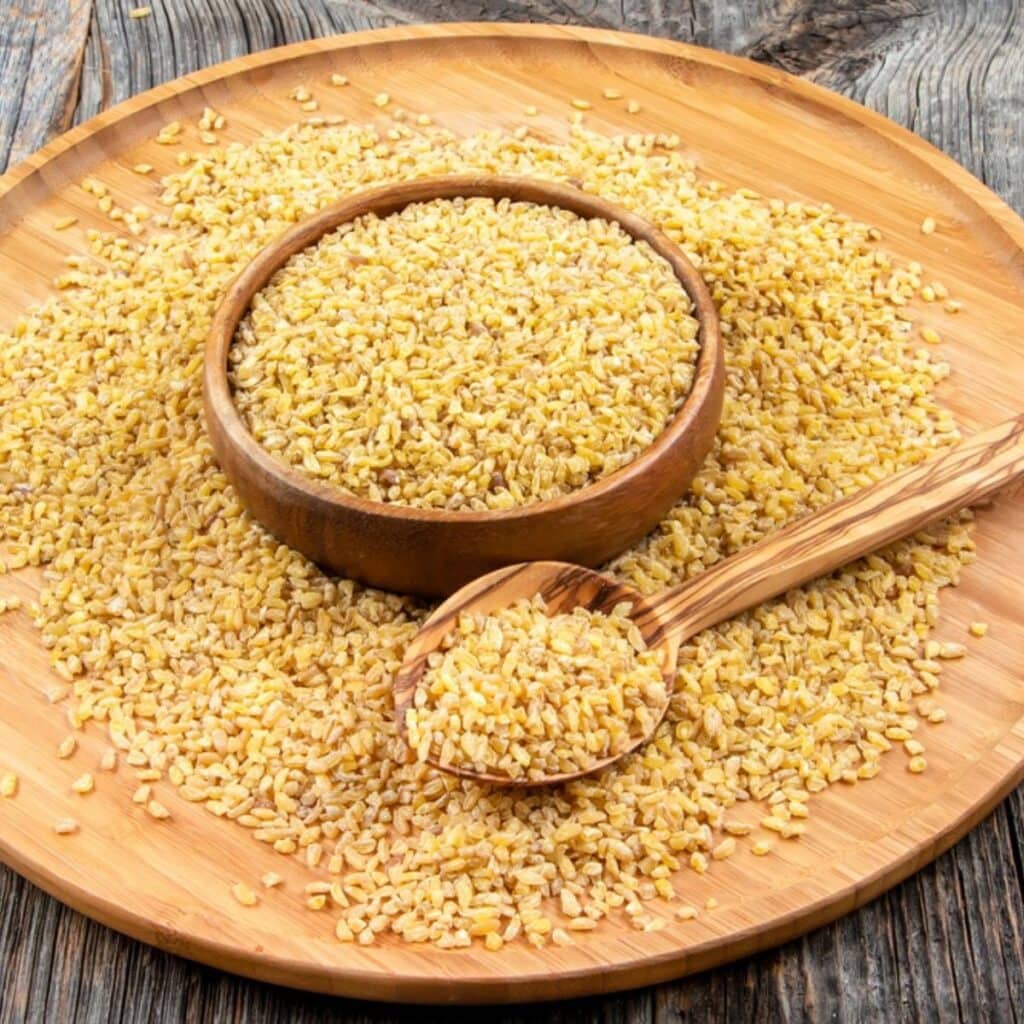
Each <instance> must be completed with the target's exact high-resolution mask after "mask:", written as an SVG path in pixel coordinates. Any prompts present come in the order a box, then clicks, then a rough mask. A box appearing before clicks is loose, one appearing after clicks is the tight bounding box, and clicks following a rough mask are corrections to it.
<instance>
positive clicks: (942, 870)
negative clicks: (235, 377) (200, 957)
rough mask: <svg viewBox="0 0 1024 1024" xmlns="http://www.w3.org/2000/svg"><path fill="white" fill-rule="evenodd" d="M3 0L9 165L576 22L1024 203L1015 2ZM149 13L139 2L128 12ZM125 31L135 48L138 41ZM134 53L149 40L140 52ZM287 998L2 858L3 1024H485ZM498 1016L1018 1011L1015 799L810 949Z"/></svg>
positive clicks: (884, 1016) (1, 104) (1020, 942)
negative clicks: (70, 134) (158, 941)
mask: <svg viewBox="0 0 1024 1024" xmlns="http://www.w3.org/2000/svg"><path fill="white" fill-rule="evenodd" d="M134 2H136V0H0V169H2V168H3V167H4V166H6V165H8V164H10V163H13V162H16V161H17V160H19V159H20V158H21V157H23V156H25V155H27V154H28V153H30V152H31V151H32V150H34V149H36V148H37V147H38V146H40V145H41V144H42V143H43V142H45V141H46V140H47V138H49V137H50V136H51V135H52V134H54V133H55V132H59V131H62V130H63V129H65V128H67V127H69V126H70V125H71V124H73V123H77V122H79V121H82V120H84V119H86V118H88V117H91V116H92V115H93V114H95V113H97V112H98V111H100V110H102V109H104V108H105V107H108V106H110V105H111V104H113V103H117V102H118V101H120V100H122V99H125V98H127V97H128V96H131V95H132V94H133V93H136V92H139V91H141V90H143V89H147V88H149V87H150V86H152V85H155V84H157V83H158V82H162V81H164V80H166V79H169V78H173V77H175V76H177V75H182V74H185V73H187V72H189V71H192V70H194V69H196V68H199V67H203V66H204V65H207V64H212V63H214V62H216V61H220V60H224V59H226V58H228V57H234V56H239V55H241V54H245V53H247V52H249V51H251V50H259V49H263V48H265V47H270V46H277V45H279V44H281V43H286V42H294V41H296V40H300V39H305V38H309V37H311V36H321V35H328V34H331V33H336V32H350V31H354V30H358V29H364V28H376V27H381V26H384V25H391V24H396V23H402V22H416V21H425V20H440V19H449V20H456V19H458V20H520V21H523V20H533V21H557V22H579V23H586V24H592V25H599V26H603V27H606V28H625V29H630V30H633V31H636V32H648V33H652V34H656V35H666V36H671V37H674V38H677V39H684V40H688V41H692V42H695V43H698V44H700V45H704V46H711V47H715V48H717V49H721V50H728V51H733V52H736V53H741V54H745V55H747V56H750V57H753V58H754V59H756V60H761V61H766V62H768V63H771V64H775V65H776V66H778V67H781V68H784V69H786V70H787V71H791V72H794V73H796V74H800V75H806V76H807V77H809V78H812V79H814V80H815V81H816V82H819V83H820V84H822V85H825V86H828V87H830V88H832V89H836V90H838V91H840V92H843V93H845V94H847V95H849V96H852V97H854V98H855V99H857V100H859V101H861V102H862V103H866V104H867V105H868V106H870V107H874V108H875V109H876V110H880V111H882V112H883V113H885V114H887V115H889V116H890V117H892V118H894V119H895V120H897V121H899V122H900V123H902V124H904V125H906V126H907V127H909V128H911V129H913V130H914V131H916V132H918V133H919V134H921V135H923V136H924V137H925V138H927V139H929V140H931V141H932V142H934V143H935V144H936V145H938V146H939V147H940V148H942V149H944V150H945V151H946V152H947V153H950V154H951V155H952V156H953V157H955V158H956V159H957V160H959V161H960V162H961V163H962V164H963V165H964V166H966V167H967V168H968V169H969V170H971V171H972V172H973V173H974V174H976V175H978V176H979V177H980V178H982V179H983V180H984V181H985V182H986V183H987V184H988V185H990V186H991V187H992V188H993V189H994V190H995V191H996V192H998V193H999V194H1000V195H1001V196H1002V197H1003V198H1004V199H1006V200H1007V201H1008V202H1009V203H1010V204H1011V205H1012V206H1013V207H1014V208H1015V209H1017V210H1018V211H1022V210H1024V174H1022V173H1021V172H1022V169H1024V59H1022V57H1021V55H1022V53H1024V0H668V2H664V0H652V2H644V0H617V2H609V0H533V2H530V0H500V2H494V3H487V2H485V0H450V2H448V3H444V2H441V0H419V2H417V0H378V2H370V0H150V3H151V5H152V8H153V11H152V15H151V16H150V18H148V19H147V21H146V30H145V31H144V32H141V33H140V32H137V31H131V32H130V26H131V23H130V19H129V14H128V12H129V10H130V8H131V7H132V6H133V3H134ZM137 2H140V3H141V2H142V0H137ZM129 39H130V40H131V43H129ZM140 41H141V42H140ZM481 1013H482V1011H480V1010H479V1009H476V1010H474V1009H468V1010H465V1011H461V1012H460V1011H457V1010H437V1011H434V1010H423V1009H418V1008H403V1007H392V1006H374V1005H368V1004H361V1003H354V1002H346V1001H343V1000H331V999H326V998H323V997H318V996H309V995H304V994H301V993H296V992H291V991H288V990H285V989H279V988H274V987H271V986H268V985H261V984H258V983H254V982H250V981H246V980H243V979H241V978H236V977H232V976H230V975H225V974H221V973H219V972H217V971H214V970H210V969H207V968H205V967H201V966H199V965H197V964H193V963H189V962H187V961H184V960H179V959H177V958H175V957H173V956H170V955H168V954H165V953H161V952H158V951H157V950H154V949H151V948H149V947H147V946H142V945H140V944H138V943H136V942H133V941H132V940H130V939H127V938H124V937H123V936H121V935H118V934H116V933H114V932H111V931H109V930H107V929H106V928H103V927H101V926H100V925H98V924H94V923H93V922H91V921H89V920H87V919H86V918H84V917H81V916H80V915H78V914H76V913H74V912H73V911H71V910H68V909H67V908H66V907H63V906H61V905H60V904H58V903H56V902H55V901H54V900H52V899H50V898H49V897H48V896H46V895H44V894H43V893H41V892H39V891H38V890H37V889H35V888H33V887H32V886H30V885H28V883H26V882H24V881H22V880H21V879H20V878H19V877H18V876H17V875H15V874H14V873H13V872H11V871H8V870H7V869H5V868H3V867H0V1022H16V1021H17V1022H21V1021H46V1022H50V1021H61V1022H63V1021H96V1022H106V1021H113V1020H117V1021H144V1022H147V1024H156V1022H161V1021H179V1020H180V1021H194V1020H217V1021H221V1020H228V1019H231V1020H246V1021H248V1020H258V1021H264V1020H266V1021H271V1020H275V1021H276V1020H289V1021H290V1020H301V1021H320V1020H324V1021H326V1020H353V1021H355V1020H359V1021H406V1020H409V1021H412V1020H417V1021H422V1020H428V1019H433V1018H435V1017H436V1018H438V1019H445V1020H448V1021H451V1020H453V1019H454V1020H462V1019H465V1020H477V1019H480V1017H481ZM487 1013H488V1016H489V1017H490V1018H491V1019H492V1020H494V1021H495V1022H497V1021H498V1020H501V1021H509V1022H511V1021H520V1020H523V1021H525V1020H528V1019H529V1020H531V1021H534V1022H537V1021H540V1020H551V1021H563V1022H567V1024H568V1022H572V1021H584V1020H587V1021H589V1020H600V1021H606V1022H614V1021H630V1022H646V1021H674V1020H685V1021H690V1020H694V1021H698V1020H708V1021H720V1020H728V1021H740V1020H748V1019H749V1020H769V1021H771V1020H801V1019H806V1020H814V1021H817V1020H821V1021H851V1022H861V1021H867V1020H886V1021H897V1020H908V1021H911V1020H913V1021H946V1020H962V1021H969V1022H972V1024H973V1022H981V1021H999V1022H1002V1021H1017V1020H1022V1019H1024V789H1019V790H1018V791H1017V792H1016V793H1014V794H1013V795H1012V796H1011V797H1010V798H1009V799H1008V800H1007V801H1006V802H1005V803H1004V804H1003V805H1002V806H1001V807H1000V808H999V809H998V810H997V811H996V812H995V814H993V815H992V817H991V818H990V819H989V820H988V821H986V822H985V823H984V824H982V825H981V826H980V827H979V828H977V829H976V830H975V831H974V832H973V833H971V834H970V835H969V836H968V837H967V838H966V839H964V840H963V841H962V842H961V843H959V844H958V845H957V846H955V847H954V848H953V849H952V850H951V851H950V852H949V853H947V854H946V855H945V856H943V857H942V858H941V859H940V860H939V861H937V862H936V863H935V864H933V865H932V866H931V867H928V868H926V869H925V870H924V871H922V872H921V873H920V874H918V875H917V876H915V877H913V878H911V879H910V880H909V881H907V882H905V883H904V884H903V885H901V886H900V887H898V888H897V889H894V890H892V891H891V892H890V893H888V894H887V895H886V896H884V897H882V898H881V899H879V900H877V901H875V902H874V903H872V904H870V905H869V906H867V907H865V908H864V909H863V910H861V911H859V912H857V913H856V914H853V915H850V916H849V917H846V918H844V919H842V920H840V921H839V922H837V923H836V924H833V925H831V926H830V927H828V928H824V929H822V930H820V931H818V932H815V933H814V934H812V935H809V936H807V937H806V938H804V939H802V940H801V941H799V942H794V943H791V944H789V945H788V946H785V947H783V948H781V949H779V950H776V951H774V952H771V953H767V954H764V955H762V956H759V957H757V958H756V959H752V960H747V961H744V962H741V963H738V964H735V965H733V966H731V967H727V968H723V969H721V970H718V971H715V972H713V973H710V974H705V975H700V976H698V977H695V978H689V979H685V980H683V981H680V982H677V983H675V984H670V985H664V986H661V987H660V988H656V989H648V990H642V991H638V992H632V993H627V994H624V995H621V996H614V997H609V998H605V999H601V1000H584V1001H578V1002H573V1003H568V1004H560V1005H549V1006H541V1007H527V1008H523V1009H515V1008H510V1009H500V1010H496V1011H493V1012H491V1011H487Z"/></svg>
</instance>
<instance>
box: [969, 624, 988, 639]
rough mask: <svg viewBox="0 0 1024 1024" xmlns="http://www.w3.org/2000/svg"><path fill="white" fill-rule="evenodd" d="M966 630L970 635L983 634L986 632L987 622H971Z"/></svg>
mask: <svg viewBox="0 0 1024 1024" xmlns="http://www.w3.org/2000/svg"><path fill="white" fill-rule="evenodd" d="M968 632H969V633H970V634H971V636H978V637H982V636H985V635H986V634H987V633H988V623H987V622H972V623H971V624H970V626H968Z"/></svg>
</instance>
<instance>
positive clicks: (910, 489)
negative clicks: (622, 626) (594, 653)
mask: <svg viewBox="0 0 1024 1024" xmlns="http://www.w3.org/2000/svg"><path fill="white" fill-rule="evenodd" d="M1021 476H1024V415H1021V416H1017V417H1015V418H1014V419H1011V420H1007V421H1005V422H1003V423H1000V424H999V425H998V426H995V427H991V428H989V429H988V430H983V431H981V432H979V433H977V434H974V435H973V436H972V437H970V438H968V439H967V440H966V441H963V442H961V443H960V444H958V445H956V447H954V448H951V449H949V451H947V452H944V453H943V454H941V455H937V456H933V457H932V458H930V459H928V460H926V461H924V462H921V463H919V464H918V465H916V466H912V467H911V468H910V469H906V470H903V471H901V472H899V473H897V474H895V475H894V476H891V477H888V478H887V479H885V480H881V481H879V482H878V483H876V484H872V485H871V486H870V487H866V488H865V489H864V490H862V491H858V492H857V493H856V494H852V495H850V497H848V498H844V499H843V500H841V501H838V502H836V503H835V504H832V505H829V506H827V507H826V508H823V509H821V510H820V511H818V512H814V513H813V514H811V515H808V516H805V517H803V518H802V519H798V520H796V521H795V522H793V523H790V524H789V525H788V526H785V527H783V529H781V530H779V531H778V532H777V533H774V534H772V535H771V536H769V537H766V538H765V539H764V540H762V541H760V542H758V543H757V544H754V545H752V546H751V547H749V548H746V549H745V550H743V551H740V552H739V553H738V554H735V555H733V556H731V557H730V558H727V559H724V560H723V561H721V562H719V563H717V564H716V565H713V566H711V567H710V568H709V569H707V570H705V571H704V572H702V573H701V574H700V575H698V576H695V577H694V578H693V579H690V580H687V581H686V582H685V583H682V584H680V585H679V586H677V587H674V588H673V589H671V590H667V591H665V592H664V593H661V594H656V595H654V596H653V597H650V598H648V599H647V608H646V609H645V610H644V611H643V612H642V613H641V614H640V615H638V616H637V621H638V623H639V624H640V625H641V629H642V630H643V631H644V633H645V635H646V637H647V643H648V646H655V645H658V644H659V643H661V642H663V641H664V642H666V643H668V644H674V645H676V646H678V645H679V644H681V643H683V642H684V641H686V640H687V639H688V638H689V637H691V636H693V635H694V633H698V632H700V631H701V630H702V629H707V628H708V627H709V626H714V625H717V624H718V623H720V622H724V621H725V620H726V619H730V618H732V617H733V616H734V615H738V614H739V613H740V612H743V611H747V610H748V609H750V608H753V607H755V606H757V605H759V604H761V603H762V602H763V601H767V600H769V599H770V598H773V597H776V596H777V595H779V594H782V593H785V592H786V591H787V590H790V589H792V588H793V587H798V586H800V585H801V584H803V583H807V582H808V581H809V580H813V579H815V578H817V577H818V576H823V575H825V574H826V573H829V572H832V571H834V570H835V569H838V568H840V567H841V566H843V565H846V564H847V563H848V562H851V561H853V560H854V559H856V558H859V557H861V556H862V555H866V554H868V553H870V552H872V551H876V550H877V549H878V548H881V547H884V546H885V545H886V544H889V543H892V542H893V541H896V540H899V539H901V538H902V537H907V536H909V535H910V534H912V533H914V531H916V530H919V529H921V528H922V527H924V526H926V525H928V524H929V523H933V522H935V521H936V520H939V519H942V518H944V517H945V516H947V515H950V514H951V513H953V512H956V511H958V510H959V509H962V508H966V507H967V506H969V505H974V504H977V503H979V502H981V501H983V500H984V499H986V498H988V497H990V496H991V495H993V494H995V493H996V492H997V491H999V490H1000V489H1001V488H1003V487H1005V486H1006V485H1008V484H1010V483H1012V482H1013V481H1014V480H1017V479H1018V478H1019V477H1021ZM645 624H646V625H649V626H650V627H651V630H650V632H649V633H648V632H647V631H646V630H644V629H643V627H644V625H645Z"/></svg>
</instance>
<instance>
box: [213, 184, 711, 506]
mask: <svg viewBox="0 0 1024 1024" xmlns="http://www.w3.org/2000/svg"><path fill="white" fill-rule="evenodd" d="M459 197H463V198H476V197H485V198H492V199H496V200H497V199H502V198H508V199H512V200H514V201H525V202H531V203H537V204H542V205H548V206H557V207H560V208H562V209H566V210H569V211H570V212H572V213H575V214H577V215H578V216H581V217H585V218H587V219H594V218H600V219H603V220H609V221H614V222H616V223H618V224H619V226H620V227H622V228H623V230H625V231H626V233H627V234H629V235H630V236H631V237H632V238H633V239H634V240H636V241H644V242H647V243H648V244H649V245H650V246H651V248H652V249H653V250H654V251H655V252H656V253H657V254H658V255H659V256H661V257H662V258H663V259H665V260H666V261H667V262H668V264H669V266H670V267H671V268H672V270H673V273H674V274H675V277H676V279H677V280H678V281H679V283H680V284H681V285H682V287H683V290H684V291H685V292H686V293H687V295H688V296H689V297H690V301H691V302H692V303H693V310H692V315H693V316H694V317H695V318H696V320H697V323H698V330H697V341H698V345H699V351H698V353H697V359H696V361H695V364H694V376H693V381H692V383H691V385H690V389H689V391H687V393H686V394H685V395H684V396H683V400H682V402H681V403H680V405H679V408H678V409H676V411H675V413H673V415H672V417H671V419H669V420H668V422H667V423H666V424H665V426H664V428H663V429H662V430H661V432H660V433H659V434H658V436H657V437H656V438H655V439H654V440H653V441H652V442H651V443H650V444H649V445H647V446H646V447H645V448H644V449H643V450H642V451H641V452H640V453H639V455H637V456H636V457H635V458H634V459H631V460H630V461H629V462H628V463H626V465H624V466H620V467H619V468H618V469H616V470H614V471H613V472H612V473H609V474H608V475H607V476H604V477H601V478H600V479H599V480H595V481H594V482H593V483H589V484H586V485H585V486H583V487H579V488H577V489H575V490H573V491H570V492H568V493H567V494H562V495H559V496H558V497H556V498H550V499H546V500H544V501H533V502H529V503H527V504H525V505H518V506H514V507H512V508H508V509H496V510H479V509H438V508H421V507H416V506H412V505H402V504H399V503H397V502H380V501H373V500H371V499H369V498H363V497H360V496H358V495H355V494H352V493H350V492H348V491H345V490H343V489H342V488H340V487H337V486H335V485H332V484H328V483H322V482H320V481H318V480H316V479H315V478H313V477H311V476H309V475H307V474H305V473H303V472H302V471H301V470H299V469H296V468H293V467H292V466H289V465H287V464H286V463H284V462H282V461H280V460H279V459H277V458H276V457H275V456H273V455H271V453H270V452H269V451H267V449H266V448H264V447H263V445H261V444H260V443H259V442H258V441H257V440H256V438H255V437H254V436H253V435H252V433H251V432H250V431H249V429H248V428H247V427H246V425H245V424H244V422H243V421H242V418H241V416H240V414H239V412H238V408H237V406H236V405H235V402H234V397H233V394H232V389H231V385H230V382H229V378H228V366H227V361H228V352H229V350H230V347H231V344H232V342H233V340H234V336H235V333H236V330H237V327H238V324H239V322H240V321H241V319H242V318H243V316H244V315H245V313H246V312H247V311H248V309H249V306H250V304H251V302H252V299H253V298H254V296H255V295H256V293H257V292H259V291H260V290H261V289H262V288H263V287H264V286H265V285H266V284H267V283H268V282H269V281H270V279H271V278H272V277H273V276H274V274H275V273H277V271H278V270H280V269H281V267H282V266H284V264H285V263H286V262H287V261H288V260H289V259H290V258H291V257H292V256H294V255H295V254H297V253H299V252H301V251H302V250H304V249H307V248H309V247H310V246H312V245H315V244H316V243H317V242H318V241H319V240H320V239H321V238H322V237H323V236H324V235H326V234H327V233H328V232H330V231H332V230H334V229H335V228H337V227H339V226H340V225H342V224H345V223H347V222H349V221H352V220H355V219H356V218H358V217H360V216H363V215H364V214H367V213H375V214H377V215H378V216H388V215H389V214H392V213H395V212H398V211H399V210H402V209H404V208H405V207H406V206H409V205H410V204H412V203H416V202H427V201H430V200H433V199H455V198H459ZM722 360H723V347H722V336H721V330H720V326H719V319H718V312H717V310H716V308H715V305H714V301H713V300H712V297H711V293H710V291H709V290H708V287H707V285H706V284H705V283H704V279H703V278H702V277H701V276H700V273H699V271H698V270H697V268H696V267H695V266H694V264H693V263H692V262H691V260H690V258H689V257H688V256H687V255H686V253H684V252H683V250H682V249H681V248H680V247H679V246H678V245H677V244H676V243H675V242H673V241H672V240H671V239H670V238H669V237H668V236H667V235H666V234H664V232H662V231H661V229H660V228H658V227H657V226H656V225H655V224H654V223H652V222H651V221H649V220H647V219H646V218H645V217H642V216H641V215H640V214H637V213H634V212H633V211H631V210H627V209H626V208H625V207H622V206H619V205H618V204H616V203H612V202H610V201H609V200H606V199H603V198H602V197H600V196H598V195H596V194H594V193H591V192H585V191H583V190H582V189H578V188H575V187H574V186H572V185H570V184H566V183H563V182H558V181H553V180H550V181H549V180H546V179H541V178H533V177H526V176H513V175H479V174H456V175H442V176H429V177H417V178H411V179H406V180H404V181H401V182H395V183H392V184H388V185H384V186H378V187H375V188H371V189H361V190H359V191H358V192H353V193H351V194H350V195H348V196H346V197H345V198H343V199H341V200H339V201H337V202H335V203H331V204H329V205H328V206H325V207H323V208H322V209H320V210H318V211H317V212H316V213H314V214H312V215H310V216H309V217H307V218H305V219H303V220H301V221H299V222H297V223H296V224H295V225H293V226H292V227H290V228H288V229H287V230H286V231H283V232H282V233H281V234H279V235H278V236H277V237H276V238H275V239H273V240H272V241H271V242H269V243H268V244H267V245H266V246H265V247H264V248H263V249H261V250H260V252H259V253H258V254H257V255H256V256H255V257H254V258H253V259H252V260H251V261H250V262H249V263H248V264H247V265H246V266H245V267H244V268H243V269H242V271H241V272H240V273H239V274H238V275H237V276H236V277H235V278H234V279H233V280H232V281H231V283H230V284H229V285H228V287H227V289H226V290H225V292H224V293H223V295H222V297H221V301H220V303H219V305H218V307H217V310H216V312H215V314H214V317H213V320H212V322H211V325H210V329H209V331H208V333H207V340H206V347H205V351H204V360H203V400H204V407H205V411H206V418H207V427H208V434H210V435H214V434H215V433H219V435H220V438H221V441H222V443H225V444H228V445H230V446H231V447H232V448H234V449H235V453H236V454H237V455H239V456H241V457H242V458H244V459H245V461H246V462H248V463H249V465H250V466H251V467H252V468H253V469H255V470H257V471H258V472H259V474H260V476H261V477H262V478H263V479H265V480H266V479H268V478H272V479H274V480H276V481H277V482H278V483H279V484H280V485H282V487H283V489H284V491H285V492H286V495H287V497H288V499H289V500H292V501H295V502H297V503H299V504H302V505H305V506H307V507H322V506H323V505H324V504H328V505H331V506H335V507H337V508H343V509H347V510H349V511H351V512H353V513H358V514H360V515H363V516H371V517H377V518H380V519H385V520H402V521H406V522H415V523H420V524H429V523H462V524H467V525H469V524H488V523H502V522H505V523H507V522H509V521H528V520H530V519H533V518H543V517H545V516H548V515H550V514H552V513H558V512H562V511H564V510H566V509H568V508H575V507H578V506H580V505H584V504H588V503H590V502H592V501H599V500H600V499H602V498H604V497H607V496H609V495H610V494H612V493H613V492H617V491H620V490H621V489H622V488H624V487H629V486H630V485H631V484H632V483H633V482H634V481H636V480H637V479H638V478H641V477H643V476H644V475H645V474H646V473H647V472H648V471H649V470H650V469H651V468H652V464H656V463H658V462H659V461H660V460H661V459H662V457H663V456H664V455H665V454H666V452H667V451H668V450H669V449H671V448H672V447H673V446H674V445H675V444H676V443H678V442H679V440H680V439H681V438H682V437H683V436H685V435H686V434H688V433H689V432H691V431H692V430H694V428H695V427H696V426H697V425H698V423H699V421H700V418H701V417H702V416H704V417H706V416H707V415H708V414H709V413H710V412H712V411H713V408H714V399H715V396H716V392H718V391H719V390H720V388H721V386H722V372H721V371H722ZM719 415H720V413H719ZM214 425H215V426H216V427H217V428H218V430H217V431H215V430H214V429H213V426H214ZM716 427H717V423H716ZM214 447H215V449H216V447H217V446H216V445H214ZM215 453H216V452H215ZM216 454H218V461H221V460H220V459H219V453H216Z"/></svg>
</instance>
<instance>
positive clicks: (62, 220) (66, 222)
mask: <svg viewBox="0 0 1024 1024" xmlns="http://www.w3.org/2000/svg"><path fill="white" fill-rule="evenodd" d="M77 223H78V218H77V217H75V216H73V215H71V214H69V215H68V216H67V217H58V218H57V220H55V221H54V222H53V230H54V231H66V230H67V229H68V228H69V227H71V225H72V224H77Z"/></svg>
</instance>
